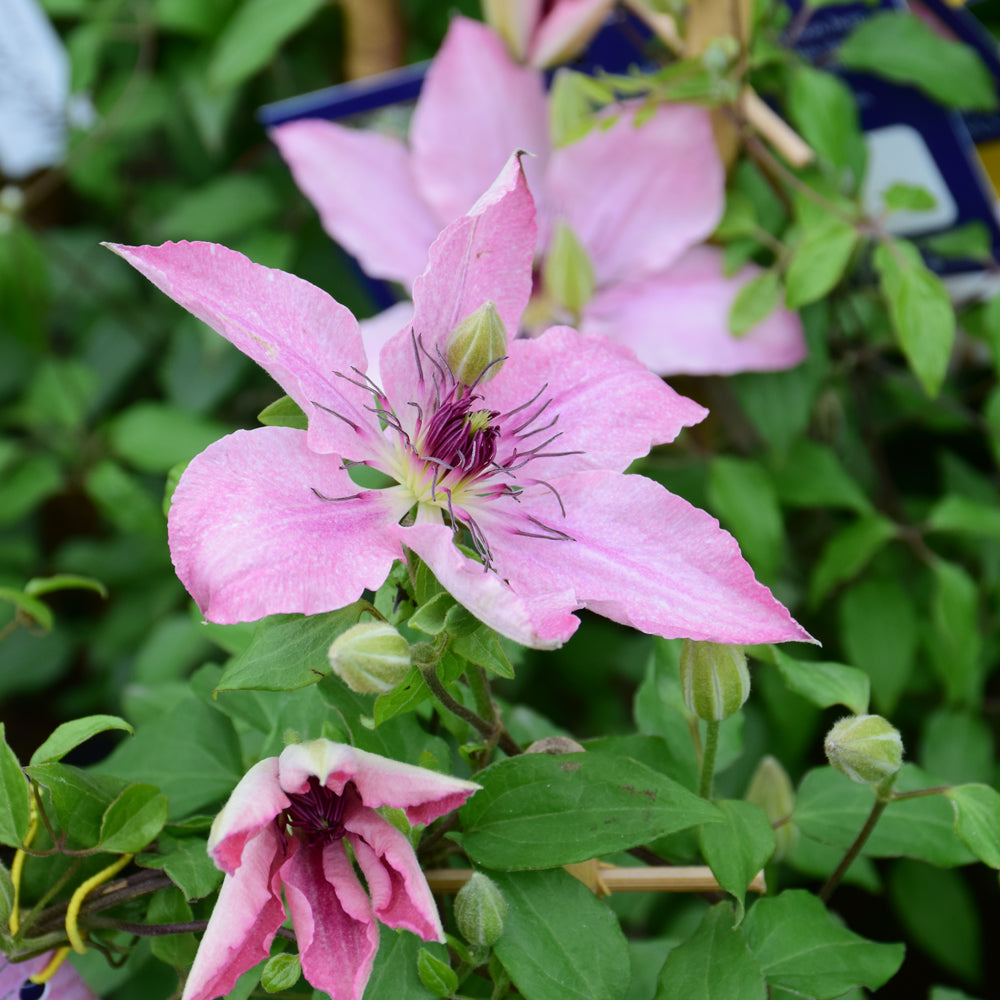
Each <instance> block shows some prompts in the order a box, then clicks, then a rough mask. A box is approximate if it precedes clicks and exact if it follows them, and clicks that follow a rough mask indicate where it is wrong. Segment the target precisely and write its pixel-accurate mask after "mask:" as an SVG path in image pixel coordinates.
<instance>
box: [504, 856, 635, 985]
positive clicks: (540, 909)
mask: <svg viewBox="0 0 1000 1000" xmlns="http://www.w3.org/2000/svg"><path fill="white" fill-rule="evenodd" d="M489 875H490V878H491V879H493V881H494V882H495V883H496V884H497V886H498V888H499V889H500V891H501V892H502V893H503V897H504V899H505V900H506V901H507V916H506V919H505V920H504V932H503V935H502V936H501V937H500V940H499V941H497V943H496V945H495V946H494V951H495V952H496V955H497V957H498V958H499V959H500V961H501V962H502V963H503V966H504V968H505V969H506V970H507V972H509V973H510V977H511V979H512V980H513V981H514V985H515V986H517V989H518V991H519V992H520V993H521V995H522V996H523V997H524V998H525V1000H553V998H555V997H558V998H559V1000H624V997H625V994H626V991H627V989H628V983H629V954H628V944H627V943H626V941H625V936H624V935H623V934H622V932H621V928H620V927H619V926H618V921H617V919H616V918H615V915H614V914H613V913H612V912H611V910H610V909H609V908H608V907H607V906H606V905H605V904H604V903H602V902H601V901H600V900H598V899H597V898H596V897H595V896H594V894H593V893H592V892H591V891H590V890H589V889H588V888H587V887H586V886H585V885H583V883H582V882H579V881H577V880H576V879H575V878H573V876H572V875H570V874H569V873H568V872H565V871H562V870H561V869H558V868H556V869H552V870H549V871H538V872H514V873H511V874H506V873H503V872H490V873H489Z"/></svg>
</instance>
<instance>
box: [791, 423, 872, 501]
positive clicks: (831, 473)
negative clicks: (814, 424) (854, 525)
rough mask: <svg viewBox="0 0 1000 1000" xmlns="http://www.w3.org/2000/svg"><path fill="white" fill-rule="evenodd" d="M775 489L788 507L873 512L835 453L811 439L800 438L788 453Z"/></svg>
mask: <svg viewBox="0 0 1000 1000" xmlns="http://www.w3.org/2000/svg"><path fill="white" fill-rule="evenodd" d="M774 486H775V489H776V490H777V493H778V499H779V500H780V501H781V502H782V503H783V504H785V505H786V506H789V507H844V508H846V509H848V510H853V511H856V512H857V513H858V514H866V513H868V512H869V511H870V510H871V509H872V504H871V501H870V500H869V499H868V497H867V495H866V494H865V492H864V490H863V489H862V488H861V487H860V486H859V485H858V484H857V483H856V482H855V481H854V480H853V479H852V478H851V476H850V475H849V473H848V472H847V470H846V469H845V468H844V466H843V465H842V464H841V462H840V459H839V458H838V457H837V455H836V453H835V452H834V450H833V449H832V448H830V447H829V446H828V445H823V444H820V443H819V442H818V441H810V440H809V439H808V438H799V440H797V441H796V442H795V443H794V444H793V445H792V446H791V448H790V449H789V450H788V454H787V455H786V456H785V457H784V458H783V459H782V460H781V464H780V465H779V466H778V468H777V469H775V471H774Z"/></svg>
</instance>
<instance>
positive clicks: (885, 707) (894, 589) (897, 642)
mask: <svg viewBox="0 0 1000 1000" xmlns="http://www.w3.org/2000/svg"><path fill="white" fill-rule="evenodd" d="M872 608H878V614H877V615H873V614H872ZM838 610H839V612H840V615H839V620H840V637H841V641H842V642H843V644H844V650H845V652H846V653H847V658H848V659H849V660H850V661H851V662H852V663H854V664H856V665H857V666H858V667H860V668H861V669H862V670H863V671H865V673H866V674H868V677H869V678H870V681H871V689H872V702H873V704H874V706H875V709H876V711H878V712H879V713H880V714H881V715H886V716H890V715H892V713H893V712H894V711H895V708H896V705H897V703H898V702H899V699H900V696H901V695H902V694H903V691H904V690H905V689H906V684H907V681H908V680H909V679H910V674H911V673H912V671H913V667H914V663H915V660H916V653H917V641H918V624H919V621H918V618H917V611H916V609H915V608H914V605H913V598H912V597H911V596H910V594H909V593H908V592H907V590H906V589H905V588H904V586H903V584H902V583H901V582H900V581H899V580H897V579H885V580H862V581H861V582H860V583H856V584H854V585H853V586H852V587H851V588H850V589H848V590H845V591H844V593H843V596H842V597H841V599H840V604H839V608H838Z"/></svg>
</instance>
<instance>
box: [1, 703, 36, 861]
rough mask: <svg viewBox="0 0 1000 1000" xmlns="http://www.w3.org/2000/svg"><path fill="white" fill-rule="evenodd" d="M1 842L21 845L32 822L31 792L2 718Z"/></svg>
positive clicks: (10, 845) (14, 845)
mask: <svg viewBox="0 0 1000 1000" xmlns="http://www.w3.org/2000/svg"><path fill="white" fill-rule="evenodd" d="M0 788H2V789H3V794H2V795H0V843H3V844H6V845H7V846H8V847H20V846H21V844H22V843H24V838H25V836H26V835H27V833H28V827H29V826H30V825H31V805H30V803H31V793H30V792H29V791H28V782H27V781H25V780H24V772H23V771H22V770H21V764H20V762H19V761H18V759H17V756H16V755H15V754H14V751H13V750H11V748H10V746H9V745H8V743H7V737H6V736H5V735H4V724H3V723H2V722H0Z"/></svg>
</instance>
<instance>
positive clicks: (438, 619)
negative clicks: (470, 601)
mask: <svg viewBox="0 0 1000 1000" xmlns="http://www.w3.org/2000/svg"><path fill="white" fill-rule="evenodd" d="M455 604H456V601H455V598H454V597H452V596H451V594H449V593H447V592H446V591H443V590H442V591H441V592H440V593H438V594H435V595H434V596H433V597H432V598H431V599H430V600H429V601H427V602H426V603H425V604H421V605H420V607H419V608H417V610H416V611H415V612H414V613H413V614H412V615H411V616H410V618H409V620H408V621H407V623H406V624H407V625H409V627H410V628H413V629H416V630H417V631H419V632H423V633H424V635H440V634H441V633H442V632H443V631H444V630H445V628H446V627H447V624H448V612H449V611H451V609H452V608H454V607H455Z"/></svg>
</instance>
